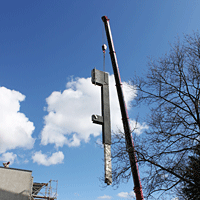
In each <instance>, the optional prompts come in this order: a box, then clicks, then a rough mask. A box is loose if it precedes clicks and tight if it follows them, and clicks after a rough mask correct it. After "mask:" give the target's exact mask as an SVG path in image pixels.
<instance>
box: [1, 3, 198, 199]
mask: <svg viewBox="0 0 200 200" xmlns="http://www.w3.org/2000/svg"><path fill="white" fill-rule="evenodd" d="M199 10H200V2H199V1H197V0H192V1H189V0H188V1H186V0H179V1H178V0H177V1H173V0H169V1H159V0H157V1H156V0H149V1H148V0H142V1H136V0H133V1H128V0H125V1H111V0H108V1H105V0H103V1H94V0H93V1H91V0H87V1H78V0H74V1H67V0H66V1H64V0H60V1H55V0H49V1H47V0H43V1H27V0H19V1H14V0H8V1H1V3H0V109H1V114H0V160H1V161H2V162H3V161H8V160H11V166H10V167H13V168H20V169H28V170H32V171H33V173H32V174H33V177H34V181H35V182H48V181H49V180H50V179H53V180H58V195H59V196H58V199H59V200H68V199H70V200H71V199H73V200H76V199H77V200H78V199H80V200H86V199H87V200H94V199H97V200H98V199H117V200H118V199H120V200H121V199H122V200H123V199H128V198H129V196H130V195H131V191H132V189H133V182H132V180H130V181H129V183H128V184H122V185H120V187H119V188H118V189H116V190H113V188H112V187H110V186H109V187H107V188H106V189H103V188H102V187H101V185H102V184H101V183H100V182H99V177H101V176H103V174H104V171H103V170H104V166H103V165H104V164H103V150H102V149H101V148H99V147H98V145H97V144H96V143H98V142H100V141H101V127H100V126H98V125H96V124H92V122H91V115H92V114H100V88H99V87H98V86H96V87H95V86H94V85H92V83H91V81H90V74H91V70H92V69H93V68H94V67H96V68H97V69H99V70H103V55H102V51H101V45H102V43H103V42H104V39H103V38H104V37H105V34H104V28H102V27H103V25H102V20H101V17H102V16H103V15H106V16H108V18H109V19H110V25H111V30H112V34H113V40H114V45H115V50H116V53H117V58H118V63H119V69H120V73H121V78H122V81H123V82H125V81H129V80H130V79H131V78H132V77H133V76H134V74H138V75H142V74H144V73H145V72H146V70H147V62H148V57H153V58H158V57H159V56H162V55H164V54H165V53H167V52H168V51H169V49H170V43H171V44H173V43H174V42H175V41H176V37H180V40H181V38H183V35H184V34H192V33H193V31H197V30H198V29H199V17H200V14H199ZM102 30H103V34H102ZM103 36H104V37H103ZM102 41H103V42H102ZM105 41H106V40H105ZM106 71H107V72H109V74H110V96H111V99H110V101H111V117H112V118H111V120H112V130H114V131H115V130H117V128H120V127H121V116H120V112H119V107H118V100H117V98H116V92H115V83H114V79H113V75H112V74H113V73H112V67H111V62H110V57H109V52H107V53H106ZM124 89H125V97H126V101H127V103H128V104H130V103H131V101H132V100H133V99H134V93H131V91H130V90H131V89H130V88H129V89H128V87H126V84H125V83H124ZM142 110H143V109H142V108H141V111H142ZM141 111H139V110H133V109H131V106H129V115H130V117H131V124H134V117H136V115H137V114H138V112H141ZM141 115H142V114H141ZM144 122H145V121H144ZM140 128H141V129H140V131H141V132H139V133H142V130H143V129H142V128H146V126H145V124H142V121H141V126H140ZM129 194H130V195H129ZM169 199H171V198H169Z"/></svg>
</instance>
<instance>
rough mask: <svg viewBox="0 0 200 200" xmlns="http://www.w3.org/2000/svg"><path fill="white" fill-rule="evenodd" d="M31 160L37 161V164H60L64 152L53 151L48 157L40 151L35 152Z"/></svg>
mask: <svg viewBox="0 0 200 200" xmlns="http://www.w3.org/2000/svg"><path fill="white" fill-rule="evenodd" d="M32 159H33V162H34V163H35V162H36V163H38V164H39V165H45V166H50V165H56V164H60V163H62V162H63V160H64V154H63V152H62V151H58V152H56V153H53V154H52V156H50V157H48V156H47V155H46V154H42V152H41V151H38V152H35V154H34V155H33V156H32Z"/></svg>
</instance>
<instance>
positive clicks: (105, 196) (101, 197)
mask: <svg viewBox="0 0 200 200" xmlns="http://www.w3.org/2000/svg"><path fill="white" fill-rule="evenodd" d="M98 199H112V197H111V196H108V195H104V196H100V197H98Z"/></svg>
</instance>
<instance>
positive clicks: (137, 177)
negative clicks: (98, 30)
mask: <svg viewBox="0 0 200 200" xmlns="http://www.w3.org/2000/svg"><path fill="white" fill-rule="evenodd" d="M101 19H102V21H103V22H104V26H105V31H106V36H107V40H108V46H109V50H110V57H111V62H112V67H113V72H114V77H115V83H116V89H117V95H118V99H119V104H120V110H121V115H122V122H123V127H124V132H125V140H126V148H127V150H128V154H129V160H130V164H131V172H132V176H133V182H134V191H135V195H136V199H137V200H143V199H144V198H143V191H142V186H141V182H140V175H139V169H138V164H137V158H136V154H135V150H134V144H133V139H132V135H131V129H130V125H129V117H128V112H127V108H126V103H125V101H124V95H123V90H122V83H121V78H120V73H119V68H118V63H117V57H116V52H115V48H114V44H113V39H112V34H111V29H110V24H109V19H108V18H107V17H106V16H103V17H102V18H101Z"/></svg>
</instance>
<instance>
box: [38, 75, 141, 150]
mask: <svg viewBox="0 0 200 200" xmlns="http://www.w3.org/2000/svg"><path fill="white" fill-rule="evenodd" d="M109 79H110V84H109V86H110V106H111V126H112V130H113V131H117V130H118V129H121V130H122V128H123V126H122V121H121V113H120V108H119V103H118V98H117V92H116V87H115V81H114V76H113V75H111V76H109ZM100 89H101V88H100V87H99V86H95V85H93V84H92V83H91V78H76V79H75V80H71V81H69V82H68V83H67V84H66V89H65V90H64V91H63V92H58V91H54V92H53V93H52V94H51V95H50V96H49V97H48V98H47V99H46V102H47V108H46V110H47V112H48V114H47V115H46V116H45V117H44V123H45V125H44V128H43V130H42V132H41V144H43V145H47V144H49V143H51V144H55V146H56V147H62V146H63V145H68V146H69V147H71V146H79V145H80V143H81V141H84V142H88V141H89V139H90V136H91V135H93V136H94V137H96V136H98V135H100V134H101V128H102V127H101V126H99V125H97V124H93V123H92V121H91V115H92V114H98V115H101V96H100V95H101V90H100ZM123 89H124V96H125V101H126V103H127V107H128V109H130V102H131V101H132V100H133V98H134V97H135V92H134V90H133V87H130V86H129V84H127V83H123ZM131 123H134V120H132V121H131ZM143 128H144V125H140V128H138V131H139V132H141V130H142V129H143Z"/></svg>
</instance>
